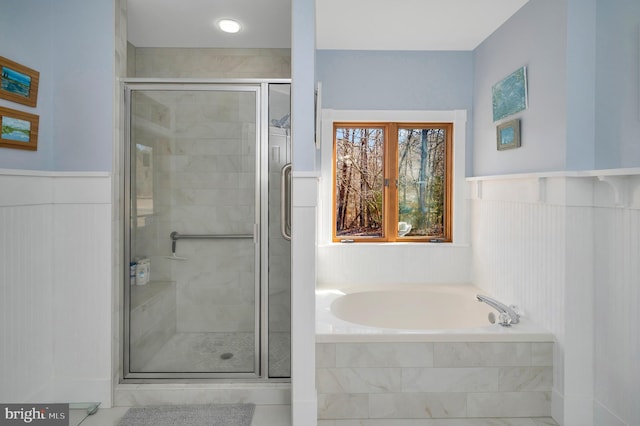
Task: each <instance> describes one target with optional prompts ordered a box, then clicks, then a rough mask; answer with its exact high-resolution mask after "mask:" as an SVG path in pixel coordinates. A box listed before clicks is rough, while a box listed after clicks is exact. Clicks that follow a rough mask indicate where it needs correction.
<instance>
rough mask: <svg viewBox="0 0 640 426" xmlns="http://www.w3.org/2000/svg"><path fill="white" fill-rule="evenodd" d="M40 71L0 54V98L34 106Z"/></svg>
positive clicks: (36, 101)
mask: <svg viewBox="0 0 640 426" xmlns="http://www.w3.org/2000/svg"><path fill="white" fill-rule="evenodd" d="M39 81H40V73H39V72H38V71H36V70H32V69H31V68H27V67H25V66H24V65H20V64H18V63H17V62H13V61H10V60H9V59H7V58H5V57H2V56H0V98H3V99H6V100H8V101H12V102H17V103H19V104H23V105H27V106H30V107H35V106H36V104H37V103H38V82H39Z"/></svg>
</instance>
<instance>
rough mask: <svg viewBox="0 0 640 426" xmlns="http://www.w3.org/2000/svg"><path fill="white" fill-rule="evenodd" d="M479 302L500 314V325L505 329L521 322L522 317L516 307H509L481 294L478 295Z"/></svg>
mask: <svg viewBox="0 0 640 426" xmlns="http://www.w3.org/2000/svg"><path fill="white" fill-rule="evenodd" d="M476 299H477V300H478V302H484V303H486V304H487V305H489V306H491V307H492V308H494V309H495V310H496V311H498V312H500V325H501V326H503V327H509V326H511V324H517V323H519V322H520V315H518V313H517V312H516V311H515V310H516V309H517V308H516V307H515V306H513V305H512V306H507V305H505V304H504V303H500V302H498V301H497V300H496V299H492V298H491V297H489V296H483V295H481V294H478V295H476Z"/></svg>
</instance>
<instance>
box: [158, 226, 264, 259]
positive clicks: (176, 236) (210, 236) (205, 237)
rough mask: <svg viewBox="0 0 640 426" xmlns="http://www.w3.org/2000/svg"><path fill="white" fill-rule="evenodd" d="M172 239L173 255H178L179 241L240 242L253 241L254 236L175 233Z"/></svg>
mask: <svg viewBox="0 0 640 426" xmlns="http://www.w3.org/2000/svg"><path fill="white" fill-rule="evenodd" d="M169 237H170V238H171V253H173V254H174V255H175V254H176V243H177V242H178V240H229V239H233V240H239V239H253V234H179V233H178V232H176V231H173V232H172V233H171V234H169Z"/></svg>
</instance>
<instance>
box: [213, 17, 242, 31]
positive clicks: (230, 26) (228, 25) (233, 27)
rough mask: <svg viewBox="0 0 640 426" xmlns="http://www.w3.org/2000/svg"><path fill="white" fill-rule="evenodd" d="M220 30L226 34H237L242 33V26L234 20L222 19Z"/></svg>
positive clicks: (219, 24) (219, 25)
mask: <svg viewBox="0 0 640 426" xmlns="http://www.w3.org/2000/svg"><path fill="white" fill-rule="evenodd" d="M218 28H220V29H221V30H222V31H224V32H225V33H237V32H238V31H240V24H239V23H238V21H234V20H233V19H221V20H219V21H218Z"/></svg>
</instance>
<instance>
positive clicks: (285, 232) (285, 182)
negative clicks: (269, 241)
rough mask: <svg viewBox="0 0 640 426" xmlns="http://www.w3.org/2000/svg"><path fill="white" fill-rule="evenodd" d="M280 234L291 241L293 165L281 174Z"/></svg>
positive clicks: (286, 167)
mask: <svg viewBox="0 0 640 426" xmlns="http://www.w3.org/2000/svg"><path fill="white" fill-rule="evenodd" d="M280 233H281V234H282V238H284V239H285V240H287V241H291V163H289V164H286V165H285V166H284V167H283V168H282V171H281V172H280Z"/></svg>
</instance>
